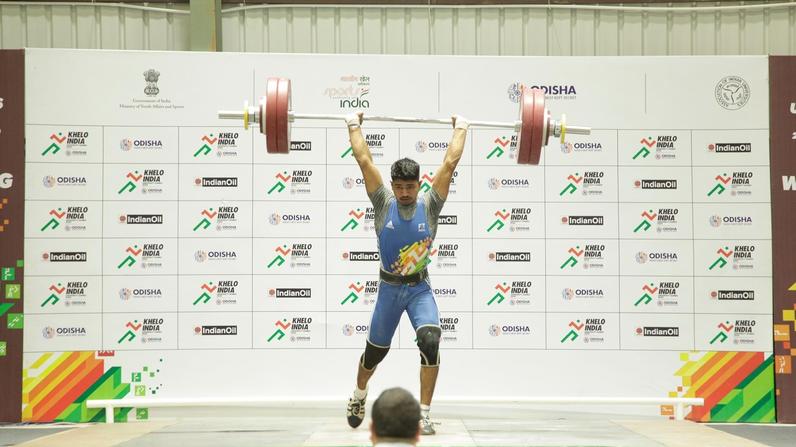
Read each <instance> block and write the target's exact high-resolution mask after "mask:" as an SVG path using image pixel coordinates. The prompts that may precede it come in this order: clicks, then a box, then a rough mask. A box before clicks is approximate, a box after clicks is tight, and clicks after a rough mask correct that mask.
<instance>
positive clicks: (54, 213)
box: [39, 208, 68, 231]
mask: <svg viewBox="0 0 796 447" xmlns="http://www.w3.org/2000/svg"><path fill="white" fill-rule="evenodd" d="M47 214H48V215H49V216H51V217H50V220H48V221H47V223H45V224H44V226H43V227H41V229H40V230H39V231H47V230H55V229H56V228H58V227H59V226H60V225H61V219H63V217H64V216H65V215H66V212H65V211H62V210H61V208H58V209H57V210H55V209H52V210H50V212H49V213H47ZM67 228H68V227H67Z"/></svg>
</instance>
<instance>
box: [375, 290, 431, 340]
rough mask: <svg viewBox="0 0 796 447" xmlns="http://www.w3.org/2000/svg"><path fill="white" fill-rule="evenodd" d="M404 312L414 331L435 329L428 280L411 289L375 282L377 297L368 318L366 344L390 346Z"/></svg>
mask: <svg viewBox="0 0 796 447" xmlns="http://www.w3.org/2000/svg"><path fill="white" fill-rule="evenodd" d="M404 311H406V313H407V314H408V315H409V320H410V321H411V322H412V327H413V328H414V329H415V331H416V330H417V329H418V328H419V327H421V326H439V310H438V309H437V303H436V301H434V294H433V293H432V292H431V284H430V283H429V282H428V280H425V281H420V282H419V283H418V284H416V285H414V286H409V285H406V284H401V285H393V284H388V283H386V282H384V281H379V297H378V299H377V300H376V308H375V309H374V310H373V315H372V316H371V317H370V330H369V331H368V341H369V342H370V343H371V344H373V345H376V346H381V347H388V346H390V342H391V341H392V336H393V335H394V334H395V329H396V328H397V327H398V323H399V322H400V321H401V315H403V313H404Z"/></svg>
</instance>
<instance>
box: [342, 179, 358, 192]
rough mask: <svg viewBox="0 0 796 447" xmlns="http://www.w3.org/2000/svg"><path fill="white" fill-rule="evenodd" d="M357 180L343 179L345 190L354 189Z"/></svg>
mask: <svg viewBox="0 0 796 447" xmlns="http://www.w3.org/2000/svg"><path fill="white" fill-rule="evenodd" d="M354 183H355V180H354V179H353V178H351V177H344V178H343V188H345V189H351V188H353V187H354Z"/></svg>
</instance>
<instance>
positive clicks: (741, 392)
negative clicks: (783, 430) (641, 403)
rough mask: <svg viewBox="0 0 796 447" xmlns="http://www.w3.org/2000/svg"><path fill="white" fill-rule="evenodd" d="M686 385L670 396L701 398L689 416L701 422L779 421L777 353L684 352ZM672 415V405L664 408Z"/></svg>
mask: <svg viewBox="0 0 796 447" xmlns="http://www.w3.org/2000/svg"><path fill="white" fill-rule="evenodd" d="M681 359H682V360H683V361H685V364H684V365H683V366H682V367H681V368H680V369H679V370H678V371H677V372H676V373H675V375H676V376H680V377H681V378H682V386H679V387H677V390H676V391H672V392H670V393H669V397H701V398H703V399H705V405H703V406H697V407H693V408H692V410H691V412H690V413H689V414H688V415H687V416H686V418H687V419H690V420H692V421H697V422H775V421H776V415H775V409H774V401H775V398H774V374H773V359H774V358H773V356H768V357H765V356H764V354H763V353H762V352H706V353H682V354H681ZM662 413H663V414H672V413H671V408H669V407H666V408H663V409H662Z"/></svg>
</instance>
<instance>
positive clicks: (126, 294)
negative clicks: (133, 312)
mask: <svg viewBox="0 0 796 447" xmlns="http://www.w3.org/2000/svg"><path fill="white" fill-rule="evenodd" d="M132 294H133V292H132V291H131V290H130V289H127V288H124V289H119V299H121V300H122V301H127V300H129V299H130V296H131V295H132Z"/></svg>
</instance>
